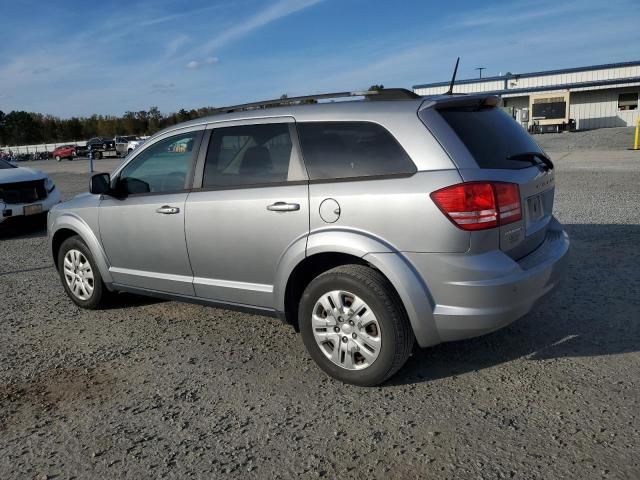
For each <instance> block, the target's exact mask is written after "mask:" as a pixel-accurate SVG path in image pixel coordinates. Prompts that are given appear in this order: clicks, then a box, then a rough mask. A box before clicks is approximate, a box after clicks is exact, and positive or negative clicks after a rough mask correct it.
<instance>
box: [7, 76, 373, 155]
mask: <svg viewBox="0 0 640 480" xmlns="http://www.w3.org/2000/svg"><path fill="white" fill-rule="evenodd" d="M383 89H384V86H383V85H371V86H370V87H369V90H383ZM287 98H288V95H287V94H286V93H285V94H284V95H282V96H281V97H280V100H282V101H283V102H282V103H286V102H285V100H286V99H287ZM302 103H316V102H315V100H308V101H305V102H302ZM274 105H276V104H274ZM214 110H215V108H214V107H203V108H198V109H191V110H185V109H180V110H179V111H178V112H174V113H170V114H168V115H165V114H163V113H162V112H160V110H159V109H158V107H150V108H149V110H140V111H139V112H125V114H124V115H123V116H121V117H118V116H115V115H91V116H90V117H72V118H59V117H55V116H53V115H43V114H41V113H32V112H25V111H16V110H14V111H11V112H9V113H7V114H5V113H4V112H3V111H2V110H0V147H2V146H13V145H34V144H40V143H62V142H74V141H78V140H88V139H90V138H93V137H104V138H113V137H115V136H117V135H140V136H143V135H153V134H154V133H156V132H157V131H159V130H162V129H163V128H165V127H169V126H171V125H175V124H176V123H180V122H185V121H187V120H192V119H194V118H200V117H205V116H207V115H211V114H212V113H213V111H214Z"/></svg>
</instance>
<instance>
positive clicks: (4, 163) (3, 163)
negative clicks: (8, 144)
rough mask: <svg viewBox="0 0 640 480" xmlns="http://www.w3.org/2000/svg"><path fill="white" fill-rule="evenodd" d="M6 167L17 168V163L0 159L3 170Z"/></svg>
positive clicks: (0, 168) (0, 167) (0, 166)
mask: <svg viewBox="0 0 640 480" xmlns="http://www.w3.org/2000/svg"><path fill="white" fill-rule="evenodd" d="M4 168H16V166H15V165H11V164H10V163H9V162H7V161H6V160H0V170H2V169H4Z"/></svg>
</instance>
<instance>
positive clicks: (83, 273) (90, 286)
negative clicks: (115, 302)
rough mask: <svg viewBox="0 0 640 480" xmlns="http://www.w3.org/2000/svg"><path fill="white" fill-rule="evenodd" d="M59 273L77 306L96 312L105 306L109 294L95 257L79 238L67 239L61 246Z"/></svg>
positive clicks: (68, 293)
mask: <svg viewBox="0 0 640 480" xmlns="http://www.w3.org/2000/svg"><path fill="white" fill-rule="evenodd" d="M58 273H59V274H60V279H61V280H62V285H63V286H64V289H65V291H66V292H67V295H69V297H70V298H71V300H73V302H74V303H75V304H76V305H78V306H79V307H82V308H86V309H89V310H94V309H96V308H99V307H100V306H102V305H103V304H104V302H105V300H106V298H107V296H108V293H109V292H108V290H107V289H106V287H105V286H104V283H103V282H102V277H101V276H100V272H99V271H98V269H97V267H96V264H95V260H94V259H93V255H91V252H90V251H89V248H88V247H87V246H86V245H85V243H84V242H83V241H82V239H81V238H80V237H79V236H77V235H76V236H73V237H69V238H67V239H66V240H65V241H64V242H63V243H62V245H61V246H60V250H59V251H58Z"/></svg>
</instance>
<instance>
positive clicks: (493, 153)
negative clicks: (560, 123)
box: [438, 106, 543, 169]
mask: <svg viewBox="0 0 640 480" xmlns="http://www.w3.org/2000/svg"><path fill="white" fill-rule="evenodd" d="M438 112H439V113H440V115H442V117H443V118H444V120H445V121H446V122H447V123H448V124H449V126H450V127H451V129H452V130H453V131H454V132H455V133H456V135H457V136H458V137H459V138H460V140H461V141H462V143H464V145H465V146H466V147H467V150H469V152H470V153H471V155H472V156H473V158H474V159H475V161H476V163H477V164H478V166H479V167H480V168H498V169H520V168H527V167H530V166H531V163H530V162H525V161H519V160H513V159H511V160H510V159H509V157H510V156H512V155H517V154H519V153H523V152H539V153H543V152H542V150H541V149H540V147H539V146H538V144H537V143H536V142H535V141H534V140H533V139H532V138H531V136H530V135H529V134H528V133H527V132H526V131H525V130H524V128H522V127H521V126H520V125H518V123H517V122H516V121H515V120H514V119H513V118H511V116H509V114H507V113H506V112H504V111H503V110H502V109H500V108H495V107H482V108H478V107H475V106H474V107H459V108H447V109H440V110H438Z"/></svg>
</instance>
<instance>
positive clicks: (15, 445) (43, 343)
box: [0, 134, 640, 479]
mask: <svg viewBox="0 0 640 480" xmlns="http://www.w3.org/2000/svg"><path fill="white" fill-rule="evenodd" d="M567 135H574V134H567ZM544 137H547V136H546V135H545V136H544ZM548 149H549V150H550V151H551V149H550V148H548ZM565 150H566V149H565V148H564V147H563V148H559V149H558V150H556V151H551V153H552V156H553V158H554V159H555V161H556V165H557V187H558V188H557V201H556V214H557V216H558V217H559V218H560V220H561V221H562V222H564V223H565V225H566V228H567V230H568V232H569V234H570V235H571V238H572V256H571V261H570V266H569V271H568V275H567V280H566V282H565V283H564V284H563V286H562V287H561V288H560V289H559V290H558V291H557V292H555V293H554V294H553V295H552V296H551V297H549V298H547V299H546V300H545V301H544V302H543V303H542V304H540V305H539V306H538V307H537V308H536V309H535V310H534V311H533V312H531V313H530V314H529V315H527V316H526V317H524V318H522V319H521V320H519V321H518V322H516V323H514V324H513V325H511V326H509V327H508V328H505V329H503V330H501V331H499V332H496V333H494V334H492V335H489V336H486V337H483V338H478V339H474V340H469V341H463V342H457V343H451V344H445V345H440V346H437V347H434V348H430V349H426V350H422V351H418V352H417V353H416V354H415V355H414V356H413V357H412V358H411V359H410V360H409V362H408V364H407V365H406V366H405V368H404V369H403V370H401V372H400V373H399V374H398V375H397V376H396V377H394V378H393V379H392V381H391V382H390V383H388V384H386V385H384V386H382V387H379V388H368V389H367V388H356V387H352V386H347V385H343V384H340V383H338V382H335V381H333V380H331V379H329V378H327V377H326V376H325V375H324V374H322V373H321V372H320V371H319V369H318V368H316V367H315V365H314V364H313V363H312V362H311V360H310V359H309V357H308V356H307V354H306V353H305V351H304V348H303V346H302V342H301V339H300V338H299V337H298V336H297V335H296V334H295V333H294V332H293V330H292V329H291V328H289V327H287V326H285V325H283V324H281V323H279V322H278V321H277V320H275V319H271V318H263V317H258V316H251V315H246V314H239V313H232V312H227V311H223V310H217V309H213V308H206V307H201V306H195V305H186V304H178V303H174V302H160V301H156V300H148V299H143V298H139V297H133V296H122V298H121V299H120V300H119V301H118V302H117V303H116V304H115V305H114V306H113V307H112V308H110V309H108V310H103V311H98V312H87V311H82V310H79V309H78V308H76V307H75V306H74V305H73V304H72V303H71V301H69V300H68V299H67V298H66V297H65V295H64V291H63V289H62V286H61V285H60V281H59V279H58V277H57V275H56V272H55V271H54V269H53V268H52V267H51V261H50V259H49V258H48V256H47V252H46V246H45V237H44V235H45V234H44V232H43V231H42V222H40V223H38V222H35V223H34V222H30V223H24V222H20V223H19V224H17V225H13V226H11V227H10V228H5V229H3V230H4V231H3V233H2V240H0V322H2V323H1V325H2V333H1V334H0V478H2V479H10V478H135V479H140V478H165V477H166V478H176V477H180V478H182V477H195V478H212V477H217V476H225V478H227V477H228V478H259V479H263V478H317V477H326V478H338V477H340V478H385V479H386V478H451V479H454V478H455V479H466V478H521V479H526V478H544V479H559V478H584V479H592V478H616V479H620V478H628V479H637V478H640V455H638V454H639V452H640V450H639V447H638V445H640V433H639V430H640V421H639V418H638V416H639V414H640V408H639V407H640V405H639V400H640V378H639V377H640V353H639V350H640V295H639V293H638V292H640V274H639V273H638V267H639V266H640V254H639V251H640V249H639V248H638V245H640V209H639V208H638V205H640V196H639V193H638V192H639V191H640V189H639V188H638V185H640V152H625V151H615V152H606V151H593V150H592V151H582V152H577V153H576V152H572V153H567V152H566V151H565ZM102 162H104V163H101V164H100V167H101V168H102V169H105V170H110V169H111V168H112V165H111V164H108V163H106V162H107V161H102ZM109 162H113V161H109ZM34 163H35V162H34ZM113 163H115V162H113ZM41 165H42V164H41ZM43 165H44V167H42V168H46V169H47V170H53V171H54V173H52V177H53V178H54V180H55V181H56V183H57V184H58V185H59V186H60V188H61V189H62V190H63V192H64V193H65V195H66V196H70V195H71V194H74V193H77V192H79V191H82V190H85V189H86V181H87V174H86V173H82V172H83V170H84V169H85V168H86V163H82V162H78V161H76V162H73V163H63V164H52V163H50V162H49V163H46V162H43Z"/></svg>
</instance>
